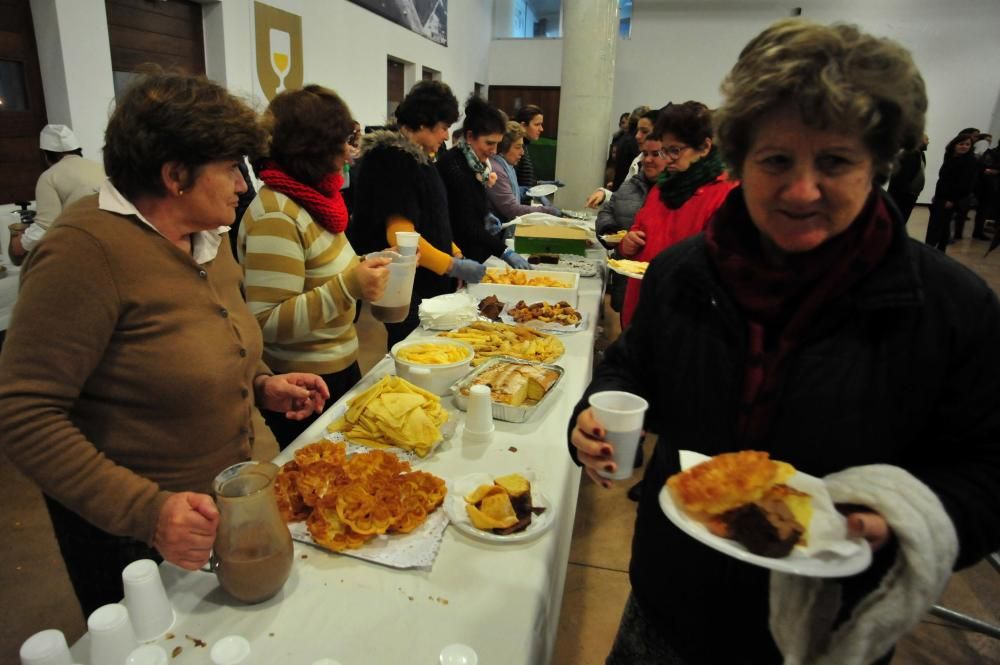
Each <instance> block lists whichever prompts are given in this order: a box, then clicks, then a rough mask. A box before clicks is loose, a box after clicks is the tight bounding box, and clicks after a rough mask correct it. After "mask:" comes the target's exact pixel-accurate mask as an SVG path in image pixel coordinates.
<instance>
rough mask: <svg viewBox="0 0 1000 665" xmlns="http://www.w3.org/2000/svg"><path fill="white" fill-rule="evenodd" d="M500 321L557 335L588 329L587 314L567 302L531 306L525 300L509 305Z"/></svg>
mask: <svg viewBox="0 0 1000 665" xmlns="http://www.w3.org/2000/svg"><path fill="white" fill-rule="evenodd" d="M500 320H501V321H503V322H504V323H511V324H520V325H523V326H529V327H531V328H536V329H538V330H545V331H547V332H555V333H569V332H579V331H581V330H586V329H587V316H586V314H583V313H581V312H579V311H578V310H577V309H576V308H575V307H572V306H570V304H569V303H568V302H566V301H565V300H562V301H560V302H557V303H555V304H551V303H547V302H534V303H531V304H530V305H529V304H527V303H526V302H524V301H523V300H519V301H517V302H516V303H508V304H507V306H506V307H504V309H503V311H502V312H501V314H500Z"/></svg>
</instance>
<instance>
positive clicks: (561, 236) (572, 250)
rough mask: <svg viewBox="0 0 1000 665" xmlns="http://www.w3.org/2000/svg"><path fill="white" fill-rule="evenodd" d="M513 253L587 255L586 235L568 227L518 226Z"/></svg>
mask: <svg viewBox="0 0 1000 665" xmlns="http://www.w3.org/2000/svg"><path fill="white" fill-rule="evenodd" d="M514 251H516V252H517V253H518V254H577V255H579V256H586V255H587V233H586V231H584V230H582V229H575V228H572V227H568V226H532V225H528V224H518V225H517V229H516V230H515V231H514Z"/></svg>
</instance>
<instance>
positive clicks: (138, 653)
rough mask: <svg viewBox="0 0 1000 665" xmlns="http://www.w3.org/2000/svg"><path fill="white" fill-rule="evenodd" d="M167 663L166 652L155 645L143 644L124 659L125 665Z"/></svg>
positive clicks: (163, 664)
mask: <svg viewBox="0 0 1000 665" xmlns="http://www.w3.org/2000/svg"><path fill="white" fill-rule="evenodd" d="M169 662H170V660H169V659H168V658H167V652H166V651H164V650H163V647H161V646H157V645H156V644H143V645H142V646H141V647H139V648H138V649H133V650H132V653H130V654H129V655H128V658H126V659H125V665H167V664H168V663H169Z"/></svg>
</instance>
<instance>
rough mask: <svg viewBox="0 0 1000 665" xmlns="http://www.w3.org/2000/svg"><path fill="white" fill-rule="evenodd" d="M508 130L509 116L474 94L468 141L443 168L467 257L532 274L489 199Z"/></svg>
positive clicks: (465, 126)
mask: <svg viewBox="0 0 1000 665" xmlns="http://www.w3.org/2000/svg"><path fill="white" fill-rule="evenodd" d="M506 128H507V117H506V116H505V115H504V114H503V112H501V111H500V110H499V109H497V108H496V107H494V106H491V105H490V104H489V102H487V101H485V100H484V99H482V98H481V97H479V96H478V95H471V96H470V97H469V99H468V100H467V101H466V102H465V120H464V121H463V123H462V131H463V132H464V134H463V136H462V139H463V140H462V142H461V143H460V144H459V145H457V146H455V147H454V148H452V149H451V150H449V151H448V152H446V153H445V154H444V155H442V156H441V158H440V159H439V160H438V162H437V167H438V171H439V172H440V174H441V180H442V181H443V182H444V186H445V190H446V191H447V192H448V218H449V219H450V220H451V231H452V234H453V235H454V238H455V242H456V243H458V245H459V247H461V248H462V252H463V253H464V254H465V256H468V257H469V258H470V259H473V260H474V261H479V262H483V261H486V259H488V258H489V257H490V256H497V257H500V258H502V259H503V260H504V261H506V262H507V263H508V264H510V265H511V266H512V267H514V268H520V269H522V270H528V269H530V268H531V264H530V263H528V261H527V259H525V258H524V257H522V256H521V255H520V254H517V253H516V252H515V251H514V250H513V249H511V248H510V247H507V245H506V243H504V239H503V236H502V235H500V234H499V224H498V223H497V221H496V217H494V216H493V215H491V214H490V207H489V199H488V198H487V195H486V191H487V189H489V188H490V187H491V186H492V185H493V184H495V182H496V179H497V174H496V173H494V172H493V169H492V167H491V165H490V157H491V156H493V155H495V154H496V151H497V146H499V145H500V141H501V140H502V139H503V135H504V132H505V131H506Z"/></svg>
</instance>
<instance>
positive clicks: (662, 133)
mask: <svg viewBox="0 0 1000 665" xmlns="http://www.w3.org/2000/svg"><path fill="white" fill-rule="evenodd" d="M650 136H651V137H657V138H659V139H660V141H661V142H662V145H663V147H662V150H663V152H664V153H665V154H666V156H667V164H666V167H665V169H664V170H663V172H662V174H661V175H660V177H659V179H658V183H657V185H656V186H655V187H653V189H652V190H651V191H650V193H649V196H647V197H646V201H645V203H644V204H643V206H642V208H641V209H640V210H639V212H638V213H636V215H635V222H634V223H633V224H632V227H631V228H630V229H629V232H628V233H627V234H626V235H625V237H624V238H622V241H621V243H619V245H618V252H619V253H620V254H621V255H622V256H624V257H625V258H628V259H634V260H636V261H652V260H653V259H654V258H655V257H656V255H657V254H659V253H660V252H662V251H663V250H665V249H666V248H668V247H670V246H671V245H674V244H676V243H678V242H680V241H681V240H684V239H685V238H689V237H691V236H693V235H695V234H697V233H701V230H702V229H703V228H705V224H706V223H707V222H708V220H709V219H710V218H711V217H712V215H714V214H715V211H716V210H718V209H719V207H720V206H721V205H722V203H723V201H725V199H726V196H727V195H728V194H729V192H730V191H731V190H732V189H733V188H734V187H735V186H736V182H735V181H733V180H731V179H730V178H729V175H728V174H727V173H726V164H725V162H724V161H723V159H722V153H721V152H720V150H719V149H718V147H717V146H715V145H714V144H713V142H712V113H711V111H709V109H708V107H707V106H705V105H704V104H702V103H701V102H694V101H689V102H684V103H683V104H672V105H670V106H668V107H667V108H665V109H664V110H663V112H662V113H660V117H659V119H658V120H657V122H656V129H654V130H653V132H652V133H651V134H650ZM641 286H642V282H641V281H640V280H637V279H629V280H628V284H627V285H626V287H625V302H624V304H623V306H622V328H624V327H626V326H628V325H629V323H630V322H631V320H632V315H633V313H634V312H635V308H636V305H638V303H639V294H640V289H641Z"/></svg>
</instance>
